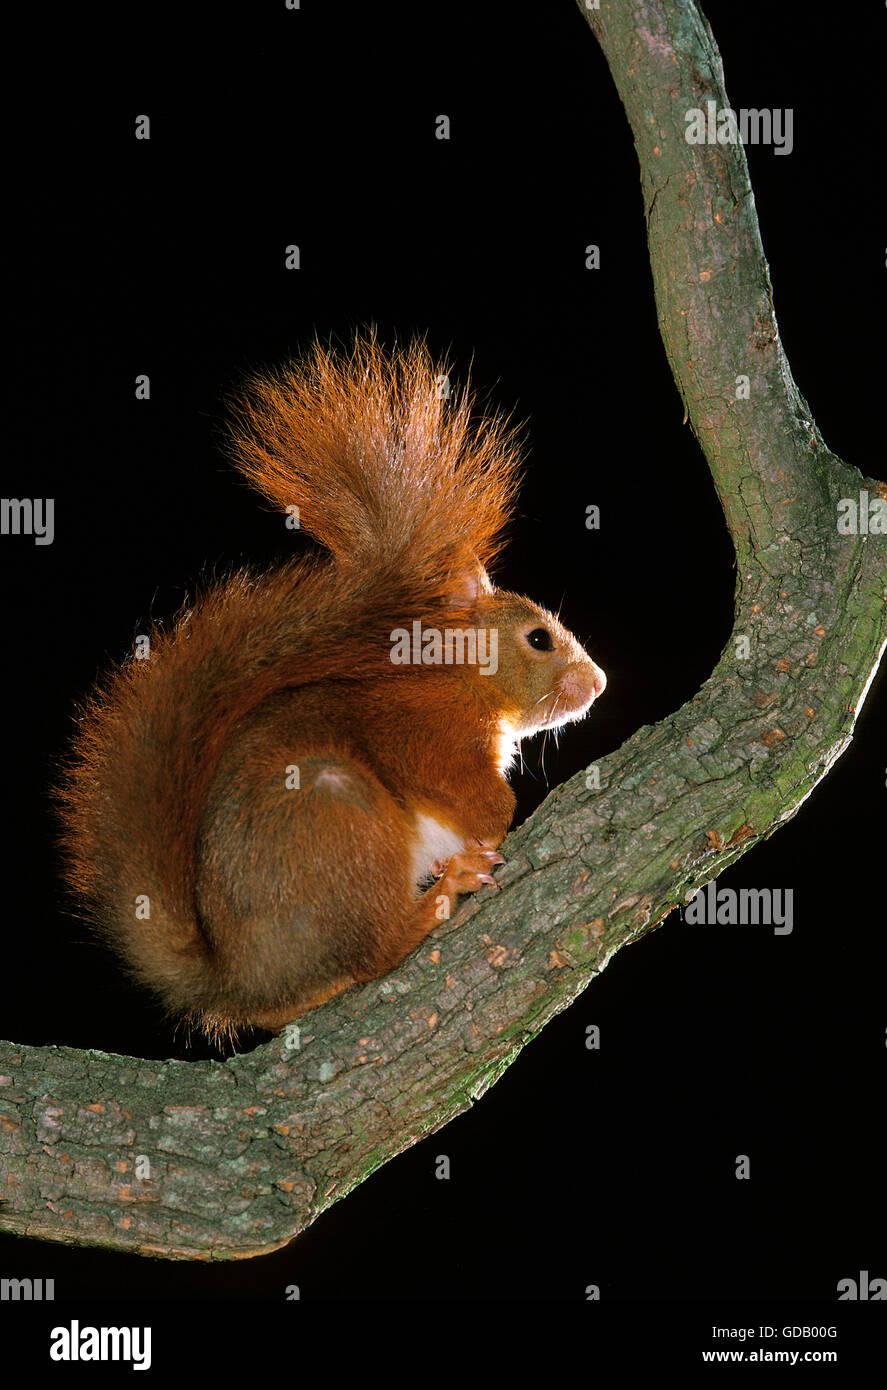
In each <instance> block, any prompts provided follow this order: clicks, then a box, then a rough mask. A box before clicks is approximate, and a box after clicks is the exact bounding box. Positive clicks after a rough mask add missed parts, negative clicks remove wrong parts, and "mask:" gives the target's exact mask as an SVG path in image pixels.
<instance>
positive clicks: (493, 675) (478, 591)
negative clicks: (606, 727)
mask: <svg viewBox="0 0 887 1390" xmlns="http://www.w3.org/2000/svg"><path fill="white" fill-rule="evenodd" d="M458 597H459V599H460V600H461V601H462V602H463V603H465V604H466V607H467V608H469V609H470V613H471V616H470V620H469V621H470V624H471V627H472V628H476V630H477V632H476V651H477V662H476V673H477V680H478V682H479V684H480V687H481V688H484V687H486V692H487V695H488V697H489V699H490V703H491V704H492V705H493V707H494V708H495V709H496V712H497V714H498V715H499V716H500V718H501V720H502V723H503V726H504V728H505V729H506V730H507V732H508V733H509V734H510V735H511V736H513V737H514V738H516V739H517V738H525V737H526V736H527V735H529V734H535V733H539V732H540V731H541V730H543V729H557V728H559V727H560V725H562V724H568V723H570V722H571V721H572V720H574V719H581V718H582V716H583V715H584V714H585V713H587V711H588V710H589V709H590V708H591V706H592V704H593V703H594V701H595V700H596V699H597V697H598V696H599V695H601V694H602V693H603V691H604V689H605V687H606V684H607V677H606V676H605V675H604V672H603V671H602V670H601V668H600V667H599V666H598V665H596V663H595V662H594V661H592V659H591V657H590V656H589V655H588V653H587V652H586V651H585V649H584V648H583V646H582V645H581V643H580V642H578V641H577V639H576V638H575V637H574V636H573V634H572V633H571V632H569V631H568V630H567V628H565V627H564V625H563V623H561V622H560V621H559V619H557V618H556V617H555V616H554V614H553V613H549V612H548V610H547V609H545V608H540V606H539V605H538V604H537V603H533V601H532V600H531V599H528V598H524V597H523V596H522V595H521V594H512V593H508V592H507V591H505V590H502V589H496V588H494V586H493V584H492V582H491V581H490V578H489V576H488V575H487V573H486V571H485V570H484V569H483V568H482V567H480V566H478V568H477V570H474V571H472V572H471V573H469V574H465V575H463V576H462V577H461V580H460V583H459V586H458Z"/></svg>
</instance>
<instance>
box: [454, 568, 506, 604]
mask: <svg viewBox="0 0 887 1390" xmlns="http://www.w3.org/2000/svg"><path fill="white" fill-rule="evenodd" d="M495 592H496V589H495V585H494V584H493V581H492V579H491V578H490V576H489V575H488V574H487V572H486V570H485V569H484V567H483V565H482V564H481V563H480V562H479V561H476V562H475V563H474V564H473V565H472V566H470V567H469V568H468V569H463V570H459V571H458V572H457V573H456V574H454V575H453V579H452V587H451V590H450V597H451V598H452V600H453V602H454V603H456V604H458V605H459V606H460V607H461V606H462V605H466V606H470V605H472V604H474V603H476V602H477V600H478V599H479V598H482V597H483V596H484V595H487V594H493V593H495Z"/></svg>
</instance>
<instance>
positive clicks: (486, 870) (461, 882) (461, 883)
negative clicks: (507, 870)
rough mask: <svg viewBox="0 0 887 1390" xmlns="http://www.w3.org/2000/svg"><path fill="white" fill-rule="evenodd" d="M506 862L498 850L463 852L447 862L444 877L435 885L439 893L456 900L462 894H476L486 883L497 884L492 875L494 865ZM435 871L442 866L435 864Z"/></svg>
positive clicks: (439, 869)
mask: <svg viewBox="0 0 887 1390" xmlns="http://www.w3.org/2000/svg"><path fill="white" fill-rule="evenodd" d="M504 863H505V860H504V859H503V857H502V855H501V854H498V853H497V852H496V850H492V849H484V850H461V851H459V853H457V854H454V855H452V856H451V857H450V859H449V860H448V861H447V864H446V867H445V868H443V872H442V876H441V878H440V879H439V880H438V882H437V884H436V885H435V887H436V891H437V893H445V894H447V896H448V897H451V898H456V897H458V896H459V894H460V893H476V892H477V890H478V888H480V887H481V885H482V884H484V883H495V882H496V880H495V879H494V878H493V875H492V874H491V873H490V870H491V869H492V867H493V865H494V864H504ZM434 867H435V871H436V872H438V873H439V872H441V866H440V865H439V864H435V866H434Z"/></svg>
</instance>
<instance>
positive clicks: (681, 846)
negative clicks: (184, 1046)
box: [0, 0, 887, 1259]
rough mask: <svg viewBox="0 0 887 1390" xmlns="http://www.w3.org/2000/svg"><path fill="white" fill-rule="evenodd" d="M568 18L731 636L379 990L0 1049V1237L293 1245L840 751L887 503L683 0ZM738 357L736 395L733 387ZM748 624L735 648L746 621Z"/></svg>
mask: <svg viewBox="0 0 887 1390" xmlns="http://www.w3.org/2000/svg"><path fill="white" fill-rule="evenodd" d="M580 9H582V11H583V13H584V14H585V15H586V18H587V19H588V22H589V24H590V26H591V28H592V30H593V31H594V33H595V35H596V36H597V38H598V40H599V42H600V44H601V46H602V48H603V51H604V53H605V54H606V57H607V61H608V63H609V65H610V70H611V72H612V74H613V77H614V80H615V82H616V85H617V87H618V90H619V93H620V96H621V98H622V102H623V105H624V107H625V110H626V113H627V116H628V119H629V121H630V123H631V126H632V129H633V132H634V137H635V143H636V146H637V151H638V158H639V160H640V166H641V181H642V187H643V193H644V206H645V208H646V216H647V222H648V234H649V246H650V261H651V266H652V271H653V280H654V286H655V292H656V303H657V308H658V315H659V324H660V329H661V332H662V337H663V341H664V343H665V347H666V352H667V353H668V359H669V362H670V364H671V367H672V371H673V373H674V376H675V380H676V382H677V384H678V388H679V390H680V393H681V396H682V398H683V401H684V404H685V407H686V412H687V416H688V418H689V420H690V422H691V424H692V427H693V430H694V432H695V434H696V436H697V438H698V439H699V441H700V444H701V445H702V448H703V450H704V452H705V456H706V458H707V460H708V463H709V466H710V468H711V473H712V477H713V480H714V484H715V487H716V488H717V491H718V495H719V497H720V499H721V503H722V505H723V509H724V514H725V517H726V520H727V525H728V527H729V529H730V532H731V534H732V537H733V541H734V545H735V548H736V556H737V588H736V601H735V626H734V632H733V635H732V637H731V639H730V641H729V642H728V644H727V647H726V648H725V650H724V653H723V654H722V656H721V659H720V661H719V663H718V665H717V667H716V668H715V670H714V672H713V673H712V675H711V677H710V678H709V680H708V681H706V683H705V685H704V686H703V687H702V689H701V690H700V691H699V693H698V694H697V695H696V696H695V697H694V699H693V700H691V701H690V702H689V703H688V704H687V705H685V706H684V707H683V708H682V709H680V710H678V711H676V712H675V713H674V714H673V715H671V716H670V717H669V718H668V719H665V720H663V721H662V722H661V723H659V724H657V725H656V726H654V727H652V728H643V729H641V730H639V732H638V733H637V734H635V735H634V737H633V738H631V739H629V741H628V742H627V743H626V744H624V745H623V747H621V748H620V749H619V750H618V751H617V752H616V753H614V754H612V756H610V757H608V758H607V759H605V760H603V761H602V762H601V764H600V771H601V774H602V776H601V780H602V787H601V790H599V791H597V790H595V791H591V790H588V789H586V786H585V782H584V779H583V777H581V776H580V777H576V778H574V779H573V780H572V781H571V782H570V783H568V784H567V785H565V786H563V787H560V788H558V789H557V790H556V791H555V792H554V793H553V794H552V795H551V796H549V797H548V799H547V800H546V801H545V803H544V804H543V805H542V806H541V807H540V808H539V810H538V811H537V812H536V813H535V815H533V816H532V817H531V818H530V819H529V820H528V821H527V822H526V823H525V824H524V825H522V826H521V827H520V828H519V829H518V830H516V831H514V832H513V833H512V834H511V835H510V836H509V837H508V839H507V841H506V843H505V846H504V853H505V855H506V856H507V860H508V863H507V864H506V865H505V867H504V869H503V870H502V872H501V873H500V875H499V880H498V882H499V887H498V889H496V890H494V889H486V890H483V891H482V892H481V893H480V894H478V895H477V897H476V898H474V899H472V900H470V902H469V903H468V904H467V905H466V906H465V907H464V909H463V910H462V911H461V912H460V913H459V915H458V916H457V917H456V918H454V920H453V921H452V922H450V923H448V924H446V925H445V926H442V927H441V928H439V929H438V930H437V931H436V932H434V934H433V935H432V936H431V937H430V938H429V939H428V940H427V941H426V942H425V943H424V945H423V946H422V947H421V948H420V949H419V950H418V951H417V952H415V953H414V954H413V955H412V956H411V957H410V958H409V959H408V960H407V961H406V962H404V964H403V965H402V966H401V967H400V968H399V969H398V970H396V971H394V972H393V973H392V974H390V975H389V976H387V977H386V978H385V979H383V980H378V981H375V982H373V983H372V984H370V985H367V986H365V987H364V988H362V989H358V990H352V991H350V992H349V993H347V994H345V995H343V996H340V997H338V998H337V999H335V1000H333V1001H331V1002H330V1003H329V1004H327V1005H325V1006H324V1007H323V1008H321V1009H318V1010H316V1011H315V1012H314V1013H312V1014H310V1015H307V1016H306V1017H305V1018H303V1019H301V1020H300V1021H299V1043H300V1046H299V1047H298V1048H291V1047H289V1046H288V1042H287V1037H286V1036H282V1037H281V1038H279V1039H276V1040H275V1041H274V1042H272V1043H270V1044H268V1045H267V1046H265V1047H262V1048H259V1049H258V1050H257V1051H255V1052H253V1053H251V1054H249V1055H247V1056H239V1057H235V1058H232V1059H231V1060H229V1061H227V1062H224V1063H204V1062H194V1063H188V1062H181V1061H167V1062H163V1063H157V1062H145V1061H140V1060H138V1059H135V1058H126V1057H117V1056H109V1055H106V1054H103V1053H99V1052H81V1051H76V1050H74V1049H70V1048H54V1047H23V1046H20V1047H17V1046H15V1045H14V1044H10V1043H2V1044H0V1194H3V1201H2V1203H0V1228H3V1229H5V1230H8V1231H15V1232H18V1233H20V1234H23V1235H29V1236H38V1237H42V1238H44V1239H50V1240H58V1241H65V1242H68V1243H71V1244H97V1245H105V1246H111V1247H115V1248H118V1249H125V1250H131V1251H138V1252H140V1253H143V1254H148V1255H162V1256H169V1257H190V1258H199V1259H201V1258H202V1259H224V1258H229V1259H230V1258H237V1257H241V1256H247V1255H254V1254H259V1253H262V1252H264V1251H268V1250H273V1249H275V1248H277V1247H278V1246H280V1245H282V1244H284V1243H286V1242H287V1241H288V1240H290V1239H291V1238H292V1237H293V1236H294V1235H296V1234H297V1233H298V1232H299V1231H301V1230H304V1228H305V1227H306V1226H307V1225H309V1224H310V1222H311V1221H313V1220H314V1218H315V1217H316V1216H317V1215H318V1214H319V1213H320V1212H322V1211H323V1210H324V1209H325V1208H327V1207H328V1206H330V1205H331V1204H332V1203H333V1202H335V1201H336V1200H338V1199H339V1198H341V1197H343V1196H345V1195H346V1194H347V1193H348V1192H349V1191H351V1189H352V1188H353V1187H355V1186H356V1185H357V1184H358V1183H360V1182H362V1181H363V1179H364V1178H366V1177H367V1176H368V1175H369V1174H370V1173H372V1172H373V1171H374V1169H376V1168H377V1167H379V1165H380V1164H382V1163H384V1162H385V1161H386V1160H388V1159H389V1158H392V1157H393V1156H394V1155H395V1154H397V1153H399V1152H401V1151H402V1150H403V1149H406V1148H408V1147H409V1146H410V1145H411V1144H413V1143H415V1142H416V1141H417V1140H418V1139H420V1138H422V1137H424V1136H425V1135H426V1134H428V1133H430V1132H432V1131H434V1130H436V1129H439V1128H440V1127H441V1126H442V1125H444V1124H446V1123H447V1121H448V1120H450V1119H452V1118H453V1117H454V1116H455V1115H457V1114H459V1113H460V1112H461V1111H463V1110H465V1109H467V1108H468V1107H469V1106H470V1105H471V1103H472V1101H473V1100H474V1099H475V1098H476V1097H478V1096H480V1095H482V1094H483V1092H484V1091H485V1090H486V1089H487V1088H488V1087H489V1086H491V1085H492V1084H493V1083H494V1082H495V1081H496V1080H497V1079H498V1077H499V1076H500V1075H501V1074H502V1072H503V1071H504V1070H505V1069H506V1067H508V1066H509V1064H510V1063H511V1062H512V1061H514V1059H515V1058H516V1056H517V1055H518V1053H519V1052H520V1050H521V1048H522V1047H523V1046H524V1045H525V1044H526V1043H527V1042H529V1041H530V1039H531V1038H533V1037H534V1036H535V1035H536V1034H537V1033H538V1032H539V1031H540V1029H542V1028H543V1027H544V1026H545V1024H546V1023H547V1022H548V1021H549V1019H551V1018H552V1017H553V1016H554V1015H555V1014H557V1013H559V1012H560V1011H561V1010H562V1009H564V1008H566V1007H567V1005H568V1004H570V1003H571V1002H572V1001H573V1000H574V999H575V998H576V996H577V995H578V994H579V993H580V992H581V991H582V990H583V989H584V988H585V987H586V985H587V984H588V983H589V981H590V980H591V979H592V978H593V977H594V976H595V975H596V974H598V973H599V972H600V971H601V970H602V969H603V968H604V966H605V965H606V964H607V962H608V961H609V959H610V958H611V956H612V955H613V954H614V952H615V951H617V950H618V949H619V948H620V947H621V946H623V945H625V944H626V943H627V942H629V941H633V940H636V939H637V938H638V937H639V936H641V935H643V934H644V933H645V932H647V931H649V930H651V929H652V928H653V927H654V926H655V925H656V924H657V923H658V922H660V921H661V920H662V918H663V917H664V916H665V915H666V914H667V913H668V912H670V911H671V910H672V909H673V908H674V907H675V906H676V905H677V903H678V902H680V901H682V900H683V899H685V898H686V896H687V895H688V894H689V892H690V891H691V890H693V889H695V888H696V887H698V886H700V885H702V884H704V883H706V882H708V881H709V880H710V879H712V878H714V877H715V876H716V875H717V874H719V873H720V872H721V871H722V870H723V869H724V868H726V866H727V865H728V864H730V863H732V862H733V861H734V860H735V859H737V858H738V857H739V856H740V855H742V854H744V853H745V851H746V850H747V849H749V848H750V847H751V846H752V845H754V844H755V843H757V842H758V841H759V840H761V839H764V838H766V837H767V836H769V835H770V834H772V832H773V831H774V830H775V829H777V828H778V827H779V825H781V824H782V823H783V822H785V821H786V820H788V819H789V818H790V817H791V816H793V815H794V814H795V812H796V811H797V809H798V807H799V806H800V805H801V803H802V802H803V801H804V800H805V798H806V797H807V796H808V795H809V793H810V791H811V790H812V788H813V787H814V786H815V785H816V783H817V782H818V781H819V780H820V779H821V778H822V777H823V776H824V775H825V773H826V772H827V771H828V769H829V768H830V766H831V765H832V763H833V762H834V761H835V759H836V758H837V757H838V756H839V755H840V754H841V752H842V751H843V750H844V749H845V748H846V747H847V745H848V743H849V741H850V738H851V735H852V730H853V725H854V722H855V718H856V713H857V712H858V710H859V708H860V706H861V704H862V701H863V699H864V698H865V694H866V692H867V690H868V687H869V684H870V682H871V680H872V677H873V675H874V672H875V670H876V668H877V664H878V661H879V659H880V655H881V653H882V652H883V648H884V644H885V611H884V610H885V603H884V599H885V583H887V567H885V540H884V538H883V537H882V536H879V535H867V534H858V535H841V534H839V532H838V528H837V524H836V523H837V504H838V502H839V500H840V499H841V498H845V497H851V498H856V497H858V494H859V491H860V489H861V488H867V489H868V491H869V492H870V494H871V495H872V496H875V495H876V494H877V495H879V496H881V497H885V496H887V489H885V488H884V486H883V484H877V483H876V482H874V481H873V480H864V479H863V478H862V477H861V475H860V474H859V473H858V471H857V470H855V469H853V468H850V467H848V466H847V465H845V464H844V463H842V462H841V460H840V459H838V458H836V457H835V456H834V455H833V454H832V453H831V452H830V451H829V450H828V448H827V447H826V445H825V444H824V442H823V440H822V438H821V436H820V434H819V431H818V430H817V428H816V426H815V424H814V422H813V420H812V418H811V415H810V411H809V409H808V407H807V405H806V404H805V402H804V400H803V399H802V397H801V395H800V393H799V392H798V389H797V387H796V386H795V383H794V381H793V380H792V377H791V373H790V371H789V367H788V363H787V361H786V359H785V355H784V352H783V349H782V345H781V343H780V340H779V334H778V331H777V326H776V320H775V317H774V314H773V304H772V295H771V287H770V280H769V274H768V270H767V265H766V262H765V260H764V256H763V251H762V247H761V242H760V236H759V233H758V227H757V221H756V215H755V207H754V199H753V197H752V192H751V187H750V184H749V178H748V170H747V166H746V161H745V154H744V151H743V148H742V146H741V144H736V145H733V144H727V145H719V144H714V145H707V144H706V145H690V144H688V143H687V141H686V139H685V138H684V132H685V127H686V122H685V119H684V117H685V112H686V111H687V110H688V109H689V108H691V107H700V108H704V107H705V103H706V101H708V100H713V101H714V102H715V103H716V105H717V107H718V108H725V107H727V106H728V105H729V102H728V100H727V96H726V93H725V91H724V86H723V75H722V70H721V61H720V57H719V54H718V52H717V48H716V46H715V44H714V40H713V38H712V35H711V32H710V30H709V27H708V25H707V23H706V21H705V20H704V18H703V17H702V15H701V14H700V13H699V11H698V9H697V8H696V7H695V5H694V4H692V3H690V0H682V3H679V4H669V5H666V4H665V3H662V0H650V2H649V3H643V2H642V0H634V3H629V4H626V5H623V6H618V7H616V6H613V7H608V8H606V9H604V10H601V11H586V10H585V8H584V5H583V4H582V3H581V0H580ZM739 375H747V376H748V377H749V380H750V386H751V391H750V397H749V398H748V399H736V390H735V384H736V378H737V376H739ZM743 638H746V639H748V644H747V645H748V655H747V657H745V658H743V657H742V651H743V650H744V649H745V648H744V646H743V643H742V642H741V641H740V639H743Z"/></svg>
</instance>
